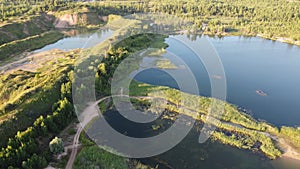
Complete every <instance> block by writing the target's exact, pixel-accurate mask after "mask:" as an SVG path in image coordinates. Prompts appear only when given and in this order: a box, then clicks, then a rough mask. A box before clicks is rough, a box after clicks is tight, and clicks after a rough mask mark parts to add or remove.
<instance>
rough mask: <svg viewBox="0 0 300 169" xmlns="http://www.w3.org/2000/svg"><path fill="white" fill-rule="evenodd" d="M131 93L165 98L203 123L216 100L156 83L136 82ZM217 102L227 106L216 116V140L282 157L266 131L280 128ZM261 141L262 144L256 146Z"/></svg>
mask: <svg viewBox="0 0 300 169" xmlns="http://www.w3.org/2000/svg"><path fill="white" fill-rule="evenodd" d="M130 95H131V96H152V97H156V98H163V99H165V100H167V101H168V102H169V103H170V104H168V105H167V106H166V109H168V110H169V111H171V112H176V113H179V114H185V115H188V116H191V117H193V118H194V119H196V120H200V121H202V122H203V123H207V121H206V120H207V116H208V115H209V112H210V110H211V108H212V103H213V101H214V100H215V99H213V98H207V97H202V96H196V95H191V94H188V93H183V92H180V91H178V90H176V89H172V88H168V87H163V86H153V85H148V84H143V83H139V82H136V81H132V82H131V85H130ZM217 104H218V105H217V107H218V106H220V105H222V104H223V105H224V114H223V115H221V116H220V117H216V118H218V119H220V122H219V123H215V122H212V124H213V125H215V126H217V128H218V130H216V131H215V132H214V133H213V135H212V138H213V139H215V140H218V141H220V142H222V143H224V144H229V145H232V146H235V147H238V148H242V149H251V150H256V149H260V150H261V151H262V152H263V153H265V154H266V156H268V157H269V158H271V159H275V158H276V157H279V156H281V151H280V150H279V148H278V147H276V146H275V143H274V141H273V140H272V139H271V138H269V137H268V136H266V135H265V134H264V133H263V132H266V133H268V132H270V133H271V134H275V135H276V133H275V132H274V131H277V130H278V129H277V128H276V127H274V126H272V125H269V124H267V123H265V122H259V121H257V120H255V119H253V118H252V117H251V116H249V115H247V114H245V113H242V112H239V111H238V110H237V108H236V107H235V106H233V105H231V104H229V103H225V102H221V101H219V102H218V103H217ZM152 106H155V105H152ZM178 106H179V107H180V106H183V107H184V109H179V108H178ZM221 108H222V107H221ZM220 110H221V109H220ZM213 114H214V113H213ZM213 114H212V116H213V117H214V115H213ZM271 131H272V132H271ZM228 133H230V135H228ZM277 134H278V133H277ZM293 138H294V137H292V138H290V139H293ZM257 144H258V145H260V146H258V147H255V145H257Z"/></svg>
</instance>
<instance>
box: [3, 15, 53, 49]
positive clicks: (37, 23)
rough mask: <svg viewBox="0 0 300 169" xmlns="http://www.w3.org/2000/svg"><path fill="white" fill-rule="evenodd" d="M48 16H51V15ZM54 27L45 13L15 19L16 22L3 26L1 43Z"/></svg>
mask: <svg viewBox="0 0 300 169" xmlns="http://www.w3.org/2000/svg"><path fill="white" fill-rule="evenodd" d="M48 17H49V18H51V16H48ZM52 28H53V25H52V21H51V20H48V19H47V18H46V17H45V16H44V15H35V16H30V17H28V18H27V19H26V20H22V19H19V20H18V19H14V22H12V23H7V24H5V25H3V26H1V31H0V45H3V44H5V43H9V42H12V41H16V40H20V39H25V38H27V37H30V36H35V35H40V34H42V33H44V32H47V31H49V30H50V29H52Z"/></svg>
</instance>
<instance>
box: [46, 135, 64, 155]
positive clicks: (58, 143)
mask: <svg viewBox="0 0 300 169" xmlns="http://www.w3.org/2000/svg"><path fill="white" fill-rule="evenodd" d="M49 148H50V151H51V152H52V153H54V154H58V153H61V152H63V151H64V143H63V141H62V139H61V138H58V137H55V138H54V139H53V140H52V141H51V142H50V143H49Z"/></svg>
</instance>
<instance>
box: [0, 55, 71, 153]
mask: <svg viewBox="0 0 300 169" xmlns="http://www.w3.org/2000/svg"><path fill="white" fill-rule="evenodd" d="M65 59H66V60H65V61H64V63H61V64H59V65H58V64H55V65H53V63H52V64H48V65H45V66H44V67H42V68H41V69H38V70H37V72H26V71H16V72H13V73H10V74H6V75H1V76H0V137H1V139H0V146H1V147H3V146H5V145H6V143H7V139H8V138H9V137H13V136H14V135H15V134H16V132H17V131H22V130H25V129H26V128H27V127H28V126H30V125H32V123H33V122H34V120H35V119H36V118H37V117H39V116H40V115H46V114H48V113H50V112H52V105H53V104H54V103H56V102H57V101H58V100H59V99H60V97H61V93H60V92H61V91H60V90H61V84H62V83H63V82H64V81H65V80H66V77H67V74H68V73H69V72H70V71H71V69H72V67H70V64H73V59H72V58H71V57H65Z"/></svg>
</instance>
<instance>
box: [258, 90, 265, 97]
mask: <svg viewBox="0 0 300 169" xmlns="http://www.w3.org/2000/svg"><path fill="white" fill-rule="evenodd" d="M256 93H257V94H258V95H260V96H268V94H267V93H266V92H264V91H263V90H256Z"/></svg>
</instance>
